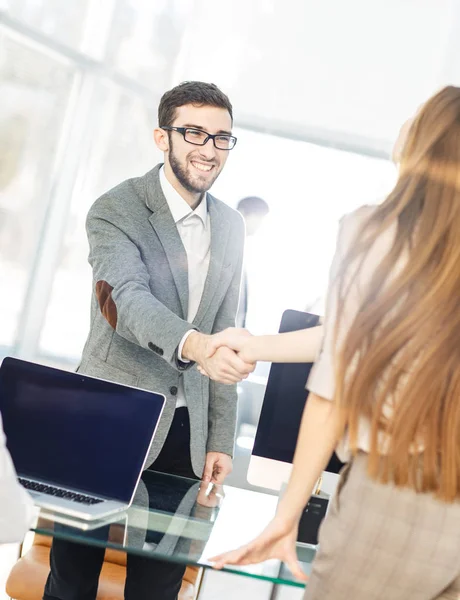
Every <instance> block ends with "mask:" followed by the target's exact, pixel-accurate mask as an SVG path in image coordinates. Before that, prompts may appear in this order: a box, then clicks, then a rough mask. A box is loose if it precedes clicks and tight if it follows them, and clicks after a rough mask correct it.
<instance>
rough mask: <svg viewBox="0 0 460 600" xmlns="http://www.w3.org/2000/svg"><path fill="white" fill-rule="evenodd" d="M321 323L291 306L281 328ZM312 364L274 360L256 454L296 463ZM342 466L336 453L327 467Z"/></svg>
mask: <svg viewBox="0 0 460 600" xmlns="http://www.w3.org/2000/svg"><path fill="white" fill-rule="evenodd" d="M318 324H319V317H318V316H317V315H311V314H309V313H305V312H300V311H295V310H287V311H285V312H284V314H283V318H282V320H281V324H280V328H279V332H280V333H286V332H288V331H297V330H299V329H306V328H309V327H316V326H317V325H318ZM312 366H313V365H312V363H277V364H276V363H274V364H272V366H271V369H270V374H269V377H268V382H267V387H266V390H265V396H264V401H263V405H262V411H261V413H260V419H259V424H258V427H257V433H256V438H255V442H254V448H253V451H252V454H253V456H259V457H262V458H268V459H271V460H276V461H281V462H285V463H292V461H293V458H294V451H295V447H296V442H297V437H298V435H299V428H300V422H301V419H302V413H303V410H304V407H305V403H306V401H307V397H308V391H307V390H306V389H305V385H306V383H307V380H308V376H309V375H310V371H311V368H312ZM342 466H343V464H342V463H341V461H340V460H339V459H338V457H337V455H336V454H335V453H334V454H333V455H332V456H331V459H330V461H329V464H328V465H327V467H326V471H329V472H331V473H338V472H339V471H340V469H341V468H342Z"/></svg>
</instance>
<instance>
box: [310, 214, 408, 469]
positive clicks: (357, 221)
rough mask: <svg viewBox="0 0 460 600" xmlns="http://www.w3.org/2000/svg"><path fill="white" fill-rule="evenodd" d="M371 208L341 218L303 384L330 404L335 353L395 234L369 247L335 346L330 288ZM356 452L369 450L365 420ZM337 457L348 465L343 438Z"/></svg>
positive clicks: (393, 229)
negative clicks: (317, 345)
mask: <svg viewBox="0 0 460 600" xmlns="http://www.w3.org/2000/svg"><path fill="white" fill-rule="evenodd" d="M374 210H375V207H372V206H364V207H361V208H359V209H358V210H356V211H355V212H353V213H350V214H349V215H347V216H345V217H343V219H342V221H341V224H340V230H339V234H338V238H337V248H336V252H335V256H334V259H333V261H332V266H331V271H330V279H329V290H328V294H327V301H326V314H325V318H324V337H323V343H322V348H321V350H320V352H319V355H318V358H317V360H316V362H315V364H314V366H313V368H312V370H311V373H310V377H309V379H308V383H307V389H308V390H309V391H310V392H313V393H314V394H317V395H318V396H321V397H322V398H326V399H328V400H333V398H334V394H335V360H336V357H337V351H338V349H339V348H340V342H341V340H343V339H344V337H345V336H346V334H347V333H348V331H349V329H350V326H351V324H352V323H353V320H354V318H355V317H356V314H357V312H358V309H359V307H360V304H361V299H362V295H363V290H365V289H366V287H367V286H368V285H369V283H370V280H371V278H372V275H373V274H374V271H375V269H376V267H377V265H378V264H379V263H380V262H381V261H382V258H383V257H384V256H385V255H386V254H387V253H388V252H389V251H390V250H391V247H392V245H393V242H394V238H395V234H396V224H395V225H394V226H392V227H390V228H388V229H387V230H386V231H385V232H384V233H382V234H381V235H379V237H378V238H377V239H376V240H375V242H374V244H373V246H372V247H371V249H370V251H369V252H368V254H367V256H366V258H365V260H364V262H363V264H362V267H361V269H360V272H359V275H358V276H357V277H356V279H355V281H354V283H353V285H352V286H351V288H350V291H349V293H348V295H347V297H346V299H345V301H344V305H343V306H342V315H341V321H340V331H339V333H338V336H337V344H335V325H336V319H337V289H336V286H335V285H334V282H335V279H336V275H337V272H338V269H339V267H340V264H341V261H342V258H343V257H344V255H345V253H346V252H347V250H348V248H349V247H350V244H352V243H353V241H354V238H355V235H356V233H357V232H358V231H359V229H360V227H361V226H362V224H363V223H364V221H365V220H367V219H368V218H369V216H370V215H371V214H372V211H374ZM404 264H405V259H404V258H402V259H401V260H400V263H399V264H398V265H395V267H394V270H393V276H394V274H396V273H397V272H399V271H400V269H401V267H402V266H403V265H404ZM391 404H392V399H391V398H389V399H388V401H387V402H386V404H385V406H384V408H383V413H384V415H385V416H391V413H392V409H391ZM387 441H388V440H387V439H386V436H385V434H383V433H382V434H381V435H380V439H379V446H380V451H381V452H382V453H385V452H386V450H385V447H386V443H387ZM357 442H358V448H359V449H360V450H363V451H364V452H369V450H370V423H369V422H368V420H367V419H365V418H362V419H361V421H360V423H359V428H358V439H357ZM336 452H337V455H338V457H339V458H340V460H341V461H342V462H348V461H349V460H350V458H351V453H350V446H349V440H348V436H347V434H345V436H344V438H343V439H342V440H341V441H340V443H339V445H338V446H337V449H336Z"/></svg>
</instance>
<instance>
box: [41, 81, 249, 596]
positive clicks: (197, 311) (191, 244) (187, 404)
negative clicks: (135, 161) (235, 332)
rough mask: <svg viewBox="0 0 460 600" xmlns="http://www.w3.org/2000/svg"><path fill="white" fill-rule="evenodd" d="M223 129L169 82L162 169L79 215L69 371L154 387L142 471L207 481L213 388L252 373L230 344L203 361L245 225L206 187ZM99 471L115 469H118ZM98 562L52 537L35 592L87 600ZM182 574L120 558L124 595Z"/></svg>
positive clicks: (223, 430)
mask: <svg viewBox="0 0 460 600" xmlns="http://www.w3.org/2000/svg"><path fill="white" fill-rule="evenodd" d="M232 124H233V117H232V106H231V104H230V101H229V99H228V98H227V96H225V95H224V94H223V93H222V92H221V91H220V90H219V89H218V88H217V87H216V86H215V85H212V84H207V83H201V82H186V83H183V84H181V85H179V86H177V87H176V88H174V89H172V90H171V91H169V92H167V93H166V94H164V96H163V97H162V99H161V102H160V106H159V110H158V125H159V127H158V128H157V129H155V132H154V138H155V143H156V145H157V146H158V148H159V149H160V150H162V151H163V152H164V159H165V162H164V165H158V166H157V167H155V168H154V169H152V170H151V171H150V172H148V173H147V174H146V175H144V176H143V177H138V178H134V179H129V180H127V181H125V182H123V183H121V184H120V185H118V186H117V187H115V188H114V189H112V190H110V191H109V192H107V193H106V194H104V195H103V196H102V197H101V198H99V199H98V200H97V201H96V202H95V204H94V205H93V206H92V208H91V209H90V212H89V215H88V219H87V232H88V239H89V245H90V255H89V261H90V264H91V266H92V269H93V295H92V307H91V308H92V314H91V329H90V332H89V336H88V339H87V342H86V345H85V348H84V350H83V356H82V360H81V364H80V366H79V370H80V371H81V372H83V373H86V374H88V375H93V376H96V377H101V378H104V379H109V380H113V381H117V382H119V383H124V384H127V385H133V386H139V387H142V388H146V389H151V390H154V391H156V392H161V393H163V394H164V395H165V396H166V398H167V401H166V407H165V410H164V414H163V417H162V419H161V422H160V424H159V428H158V431H157V434H156V436H155V439H154V442H153V444H152V447H151V449H150V452H149V456H148V460H147V467H148V468H150V469H152V470H156V471H164V472H169V473H173V474H177V475H181V476H185V477H191V478H203V480H204V481H205V482H210V481H212V482H214V483H222V481H223V480H224V478H225V476H226V475H227V474H228V473H229V472H230V471H231V468H232V452H233V440H234V433H235V423H236V404H237V394H236V386H235V385H224V384H235V383H236V382H238V381H240V380H241V379H243V378H244V377H246V376H247V375H248V374H249V373H250V372H251V371H252V370H253V368H254V365H249V364H246V363H244V362H243V361H242V360H241V359H240V358H239V357H238V356H237V355H236V353H235V352H233V351H232V350H229V349H228V348H220V349H219V350H218V351H217V352H216V353H215V354H213V356H212V357H210V358H208V357H207V356H208V354H209V351H208V347H209V340H210V339H211V336H210V334H211V333H214V332H217V331H220V330H222V329H225V328H226V327H229V326H233V325H234V324H235V315H236V311H237V306H238V296H239V288H240V279H241V270H242V260H243V248H244V224H243V221H242V219H241V217H240V215H239V214H238V213H237V212H236V211H234V210H232V209H231V208H229V207H228V206H226V205H225V204H223V203H222V202H219V201H218V200H216V199H215V198H213V197H212V196H211V195H210V194H207V193H206V192H207V191H208V190H209V189H210V188H211V186H212V184H213V183H214V181H215V180H216V178H217V177H218V176H219V174H220V172H221V171H222V169H223V167H224V166H225V163H226V161H227V157H228V153H229V151H230V150H231V149H232V148H233V147H234V145H235V143H236V138H234V137H233V136H232ZM195 363H199V364H200V366H201V367H202V368H203V369H204V370H205V371H206V373H208V374H209V375H210V377H212V379H213V380H214V381H209V380H208V379H207V378H204V377H203V376H202V375H201V374H200V373H199V372H198V371H197V369H196V368H193V367H194V364H195ZM108 468H113V469H114V476H116V465H108ZM147 541H148V540H147ZM103 556H104V552H103V550H102V549H98V548H90V547H86V546H81V545H75V544H70V543H67V542H63V541H59V540H57V539H55V540H54V542H53V547H52V551H51V573H50V575H49V577H48V581H47V584H46V588H45V596H44V598H45V599H46V600H51V599H56V598H59V599H61V600H68V599H70V598H78V599H79V600H90V599H91V600H93V599H95V598H96V593H97V582H98V577H99V572H100V568H101V565H102V561H103ZM184 571H185V567H183V566H181V565H177V564H176V565H175V564H172V563H164V562H159V561H153V560H151V559H147V558H142V557H136V556H133V555H131V556H128V566H127V580H126V587H125V598H127V599H128V600H142V599H143V598H149V599H150V598H162V599H163V600H169V599H171V600H172V599H175V598H177V594H178V592H179V589H180V586H181V580H182V576H183V574H184Z"/></svg>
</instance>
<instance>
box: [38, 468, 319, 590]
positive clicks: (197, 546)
mask: <svg viewBox="0 0 460 600" xmlns="http://www.w3.org/2000/svg"><path fill="white" fill-rule="evenodd" d="M203 492H204V493H203ZM277 502H278V498H277V497H276V496H272V495H269V494H264V493H259V492H253V491H249V490H242V489H238V488H234V487H230V486H228V485H225V486H223V488H222V487H221V486H218V489H217V490H213V487H212V486H206V488H204V487H203V484H202V483H201V482H200V481H196V480H193V479H186V478H183V477H178V476H175V475H166V474H163V473H156V472H154V471H146V472H144V474H143V476H142V480H141V481H140V484H139V488H138V490H137V492H136V497H135V499H134V502H133V504H132V505H131V507H130V508H129V509H128V510H127V511H126V512H124V513H123V515H120V516H119V518H118V522H117V523H116V524H111V525H108V523H107V521H101V522H99V523H97V527H94V528H93V527H92V526H90V528H89V529H88V527H87V525H85V524H83V523H76V522H75V521H73V522H72V520H71V519H69V518H63V516H62V515H60V514H59V513H55V512H52V511H43V510H42V511H41V513H40V516H41V518H40V519H39V522H38V524H37V526H36V527H35V528H34V529H35V530H36V531H38V532H39V533H42V534H44V535H54V536H55V537H59V538H62V539H67V540H71V541H83V542H84V543H85V544H88V545H90V546H91V545H101V544H102V545H108V546H110V547H111V548H114V549H118V550H122V551H123V552H127V553H136V554H138V555H141V556H145V557H149V558H155V559H158V560H167V561H168V560H172V561H174V562H177V563H181V564H187V565H200V566H209V559H210V558H211V557H212V556H214V555H216V554H220V553H221V552H224V551H226V550H229V549H231V548H235V547H238V546H240V545H242V544H244V543H247V542H249V541H250V540H251V539H253V538H254V537H255V536H256V535H257V534H259V533H260V532H261V531H262V530H263V529H264V527H266V525H267V524H268V523H269V522H270V520H271V519H272V518H273V516H274V514H275V511H276V506H277ZM45 519H46V520H45ZM314 555H315V552H314V550H311V549H309V550H308V551H307V552H305V551H300V552H299V558H300V559H301V560H302V561H303V562H305V564H303V565H302V566H303V568H304V569H305V572H307V573H309V571H310V569H311V562H312V560H313V558H314ZM228 570H230V571H232V572H233V573H235V574H239V575H243V576H246V577H254V578H258V579H266V580H269V581H273V582H274V583H280V584H285V585H292V586H299V587H302V586H303V584H302V583H300V582H299V581H296V580H295V579H294V578H293V577H292V574H291V573H290V572H289V571H288V570H287V569H285V570H283V571H282V572H281V569H280V563H279V561H277V560H271V561H266V562H265V563H262V564H256V565H249V566H241V567H240V566H238V567H228Z"/></svg>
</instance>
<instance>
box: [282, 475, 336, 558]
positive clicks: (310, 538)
mask: <svg viewBox="0 0 460 600" xmlns="http://www.w3.org/2000/svg"><path fill="white" fill-rule="evenodd" d="M320 481H321V480H320ZM318 483H319V485H317V486H316V489H315V493H314V494H312V495H311V497H310V499H309V501H308V503H307V506H306V507H305V509H304V510H303V512H302V516H301V517H300V522H299V531H298V534H297V545H298V546H304V547H309V548H316V546H317V545H318V530H319V527H320V525H321V522H322V520H323V519H324V517H325V516H326V513H327V508H328V505H329V500H330V498H331V496H330V495H329V494H326V493H325V492H323V491H321V484H320V482H318ZM286 487H287V483H283V485H282V486H281V490H280V494H279V497H278V498H279V499H278V501H279V500H280V499H281V498H282V496H283V494H284V492H285V490H286Z"/></svg>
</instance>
